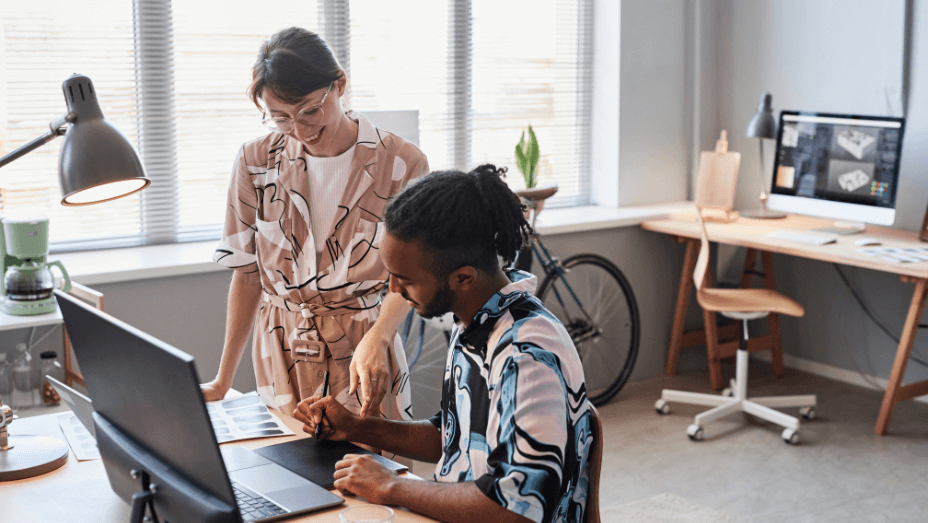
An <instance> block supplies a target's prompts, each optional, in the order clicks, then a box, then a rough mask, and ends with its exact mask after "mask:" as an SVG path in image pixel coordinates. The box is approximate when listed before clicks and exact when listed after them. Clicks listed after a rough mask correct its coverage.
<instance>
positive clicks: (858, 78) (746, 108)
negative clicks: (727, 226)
mask: <svg viewBox="0 0 928 523" xmlns="http://www.w3.org/2000/svg"><path fill="white" fill-rule="evenodd" d="M714 3H715V4H716V5H715V6H713V8H714V9H715V11H716V13H717V17H716V19H715V24H716V26H715V28H714V31H715V32H716V39H717V40H716V42H717V45H718V48H717V49H716V53H717V54H716V57H715V60H716V63H717V66H716V67H715V68H714V69H710V70H707V71H704V72H703V73H704V74H712V75H715V76H717V78H718V82H719V86H718V91H717V104H718V108H719V113H718V115H719V116H718V124H719V126H723V127H727V128H728V129H729V130H730V133H729V140H730V146H731V148H732V149H733V150H740V151H741V152H742V155H743V156H742V163H741V173H740V178H739V182H738V193H737V200H736V206H737V207H738V208H741V209H748V208H754V207H755V206H756V198H757V194H758V193H759V192H760V190H761V187H762V185H761V181H760V176H759V158H758V152H757V145H756V141H754V139H748V138H745V137H744V136H743V132H744V131H743V130H744V127H745V126H746V125H747V122H748V120H749V119H750V117H751V115H752V114H753V112H754V110H755V107H756V105H757V101H758V98H759V97H760V94H761V93H763V92H764V91H769V92H771V93H772V94H773V104H774V109H775V110H776V111H779V110H783V109H797V110H810V111H830V112H838V113H856V114H874V115H900V114H901V111H902V104H901V97H900V96H901V89H902V78H903V73H902V71H903V54H904V53H903V35H904V25H905V24H904V15H905V2H904V1H903V0H883V1H879V2H871V1H867V0H854V1H850V0H846V1H845V0H842V1H837V0H718V1H717V2H714ZM912 5H913V7H914V11H913V16H914V23H913V24H912V25H913V48H912V59H911V62H910V63H911V84H910V85H911V92H910V102H909V110H908V114H907V115H906V116H907V121H906V131H905V137H904V142H903V149H902V161H901V170H900V180H899V191H898V193H897V194H898V197H897V203H896V209H897V214H896V225H895V226H896V227H899V228H903V229H909V230H914V229H917V228H918V227H919V226H920V224H921V221H922V218H923V216H924V213H925V207H926V202H928V175H926V174H928V173H926V167H925V166H926V165H928V2H926V1H925V0H915V1H913V2H912ZM768 145H769V147H768V154H769V156H768V163H767V165H768V169H771V168H772V157H773V151H772V149H773V145H774V144H773V143H772V142H768ZM768 176H769V174H768ZM741 256H743V251H740V250H739V251H738V252H737V256H735V257H734V258H732V259H731V261H730V263H729V265H728V267H727V268H728V272H727V274H728V276H729V278H733V277H734V276H735V275H736V273H738V272H740V264H741ZM775 265H776V271H777V274H776V276H777V283H778V285H779V288H780V290H781V291H782V292H784V293H785V294H787V295H789V296H791V297H793V298H795V299H797V300H798V301H799V302H800V303H802V304H803V305H804V306H805V309H806V316H805V317H803V318H800V319H786V320H785V321H784V322H783V340H784V351H786V352H787V353H790V354H794V355H797V356H801V357H803V358H807V359H810V360H813V361H817V362H821V363H826V364H830V365H834V366H837V367H840V368H843V369H848V370H852V371H856V370H860V371H862V372H864V373H866V374H869V375H875V376H880V377H884V378H885V377H888V376H889V372H890V370H891V368H892V361H893V357H894V355H895V350H896V343H895V342H894V341H892V340H890V339H889V338H888V337H887V336H886V335H884V334H883V333H882V332H880V331H879V330H878V329H877V327H876V326H875V325H874V324H873V323H872V322H871V321H870V320H869V319H868V318H867V317H866V316H865V315H864V313H863V312H862V311H861V309H860V307H859V306H858V305H857V304H856V303H855V302H854V301H853V300H852V298H851V295H850V294H849V292H848V290H847V289H846V287H845V286H844V285H843V284H842V283H841V280H840V279H839V277H838V275H837V273H836V272H835V269H834V268H833V267H832V266H831V265H830V264H825V263H821V262H815V261H810V260H802V259H797V258H791V257H786V256H776V257H775ZM845 271H846V272H847V274H848V275H849V276H850V279H851V280H852V281H853V282H854V284H855V285H857V286H858V288H859V289H860V291H861V293H862V295H863V297H864V299H865V300H866V301H867V302H868V304H869V305H870V307H871V309H872V310H873V311H874V312H875V314H876V315H877V316H878V317H879V318H880V319H881V320H883V321H885V322H886V323H887V324H889V325H890V327H891V328H892V329H893V330H894V331H896V332H897V333H898V331H899V330H900V329H901V327H902V322H903V320H904V319H905V315H906V311H907V308H908V305H909V301H910V300H911V296H912V290H913V288H914V286H913V285H912V284H907V283H902V282H901V281H900V280H899V278H898V277H895V276H892V275H888V274H885V273H880V272H877V271H870V270H864V269H853V268H845ZM922 322H923V323H924V322H925V320H924V319H923V320H922ZM924 339H925V338H924V336H919V337H917V339H916V344H915V353H916V354H923V355H925V356H926V357H925V358H923V359H928V349H926V348H925V347H924ZM909 369H910V370H909V373H908V376H909V379H910V380H911V379H915V378H918V377H922V378H924V377H928V372H926V370H925V369H924V368H920V367H919V366H918V365H916V364H910V365H909Z"/></svg>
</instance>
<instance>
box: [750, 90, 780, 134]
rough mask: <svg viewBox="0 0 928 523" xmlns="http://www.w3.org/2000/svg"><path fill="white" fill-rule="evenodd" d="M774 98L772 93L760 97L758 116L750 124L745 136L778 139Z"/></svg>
mask: <svg viewBox="0 0 928 523" xmlns="http://www.w3.org/2000/svg"><path fill="white" fill-rule="evenodd" d="M772 103H773V96H771V95H770V93H764V94H763V96H761V97H760V103H758V104H757V114H755V115H754V117H753V118H751V121H750V122H748V129H747V131H745V133H744V134H745V136H747V137H749V138H771V139H773V138H776V137H777V122H776V120H774V119H773V107H771V105H772Z"/></svg>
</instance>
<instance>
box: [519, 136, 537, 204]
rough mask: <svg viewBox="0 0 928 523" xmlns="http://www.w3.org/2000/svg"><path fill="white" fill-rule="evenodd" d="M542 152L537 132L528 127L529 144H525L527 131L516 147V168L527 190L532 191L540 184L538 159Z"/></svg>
mask: <svg viewBox="0 0 928 523" xmlns="http://www.w3.org/2000/svg"><path fill="white" fill-rule="evenodd" d="M540 156H541V152H540V151H539V149H538V139H537V138H535V131H533V130H532V126H531V125H529V126H528V143H525V131H522V138H520V139H519V143H518V144H517V145H516V167H518V168H519V171H520V172H521V173H522V177H523V178H525V188H526V189H531V188H532V187H535V185H537V184H538V158H539V157H540Z"/></svg>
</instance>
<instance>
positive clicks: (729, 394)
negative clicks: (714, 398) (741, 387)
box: [722, 387, 735, 398]
mask: <svg viewBox="0 0 928 523" xmlns="http://www.w3.org/2000/svg"><path fill="white" fill-rule="evenodd" d="M734 395H735V391H734V389H732V388H731V387H726V388H725V390H723V391H722V396H727V397H729V398H731V397H733V396H734Z"/></svg>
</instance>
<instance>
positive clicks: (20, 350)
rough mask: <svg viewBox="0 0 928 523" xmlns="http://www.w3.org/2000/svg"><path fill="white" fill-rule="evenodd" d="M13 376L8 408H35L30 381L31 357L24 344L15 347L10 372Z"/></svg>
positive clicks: (32, 387)
mask: <svg viewBox="0 0 928 523" xmlns="http://www.w3.org/2000/svg"><path fill="white" fill-rule="evenodd" d="M11 374H12V375H13V392H12V393H11V394H10V406H11V407H13V408H14V409H28V408H31V407H34V406H35V392H34V391H35V386H34V384H33V381H32V355H31V354H29V350H28V349H27V347H26V344H25V343H19V344H17V345H16V359H15V360H14V361H13V368H12V370H11Z"/></svg>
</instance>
